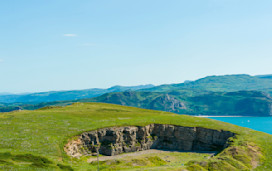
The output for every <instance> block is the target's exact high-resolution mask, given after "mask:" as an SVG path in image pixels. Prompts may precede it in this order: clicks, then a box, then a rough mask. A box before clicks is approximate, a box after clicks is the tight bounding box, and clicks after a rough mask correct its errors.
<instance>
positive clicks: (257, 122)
mask: <svg viewBox="0 0 272 171" xmlns="http://www.w3.org/2000/svg"><path fill="white" fill-rule="evenodd" d="M209 118H210V119H215V120H219V121H223V122H228V123H231V124H235V125H239V126H242V127H247V128H251V129H254V130H257V131H262V132H266V133H269V134H272V117H209Z"/></svg>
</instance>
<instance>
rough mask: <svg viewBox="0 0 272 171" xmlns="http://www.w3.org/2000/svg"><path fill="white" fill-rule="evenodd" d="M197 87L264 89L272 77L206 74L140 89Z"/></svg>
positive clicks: (210, 88)
mask: <svg viewBox="0 0 272 171" xmlns="http://www.w3.org/2000/svg"><path fill="white" fill-rule="evenodd" d="M188 88H190V89H199V90H208V91H225V92H233V91H240V90H264V89H270V88H272V79H271V77H270V76H269V75H264V76H250V75H245V74H241V75H223V76H208V77H205V78H201V79H198V80H196V81H190V82H188V81H187V82H185V83H181V84H169V85H161V86H155V87H152V88H148V89H144V90H141V91H155V92H161V91H171V90H178V89H188Z"/></svg>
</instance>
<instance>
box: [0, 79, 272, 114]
mask: <svg viewBox="0 0 272 171" xmlns="http://www.w3.org/2000/svg"><path fill="white" fill-rule="evenodd" d="M148 86H150V87H151V85H147V87H148ZM143 88H145V89H143ZM86 91H87V90H86ZM88 91H94V90H93V89H92V90H88ZM75 92H77V93H79V94H77V95H75ZM84 92H85V91H84V90H83V91H71V92H70V94H69V92H55V94H54V93H48V95H44V94H43V93H41V94H43V96H44V97H41V95H39V94H38V95H39V96H36V95H37V94H34V95H27V96H31V97H28V98H26V97H24V98H25V100H26V99H28V100H31V101H32V102H33V103H27V100H26V101H25V102H24V103H2V104H1V103H0V112H8V111H13V110H19V109H25V110H33V109H38V108H41V107H45V106H65V105H69V104H72V103H73V102H103V103H113V104H120V105H125V106H133V107H140V108H145V109H153V110H163V111H168V112H174V113H179V114H190V115H242V116H271V115H272V98H271V94H272V77H271V75H262V76H250V75H225V76H209V77H205V78H202V79H199V80H196V81H186V82H185V83H181V84H169V85H161V86H155V87H151V88H146V87H144V86H140V87H132V88H131V87H130V88H124V87H119V88H118V87H115V88H110V89H107V90H103V91H102V90H99V91H98V92H99V93H97V92H96V94H94V93H93V94H92V93H90V94H91V95H92V96H91V97H92V98H88V97H89V96H88V95H86V92H85V95H84ZM109 92H110V93H109ZM67 93H68V94H67ZM104 93H105V94H104ZM60 94H61V98H60V97H58V96H56V95H60ZM87 94H88V93H87ZM90 94H89V95H90ZM66 95H67V97H66ZM32 96H33V97H34V96H35V98H36V99H35V98H33V97H32ZM94 96H96V97H94ZM1 97H6V96H0V102H1ZM8 97H11V96H8ZM49 97H51V100H52V99H55V100H56V102H43V103H37V102H41V101H44V100H45V99H44V98H49ZM19 99H20V98H19ZM71 99H73V100H71ZM17 100H18V99H17ZM57 100H65V101H57ZM7 102H8V101H7ZM34 102H35V103H34Z"/></svg>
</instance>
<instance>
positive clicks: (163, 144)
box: [65, 124, 234, 157]
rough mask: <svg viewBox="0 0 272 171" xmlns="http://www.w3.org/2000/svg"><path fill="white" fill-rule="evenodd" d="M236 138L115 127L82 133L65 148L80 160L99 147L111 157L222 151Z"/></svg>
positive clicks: (178, 129)
mask: <svg viewBox="0 0 272 171" xmlns="http://www.w3.org/2000/svg"><path fill="white" fill-rule="evenodd" d="M233 136H234V133H232V132H229V131H218V130H212V129H206V128H199V127H182V126H174V125H161V124H150V125H147V126H127V127H111V128H103V129H99V130H97V131H90V132H85V133H83V134H81V135H80V136H79V138H78V139H77V140H73V141H70V142H69V143H68V144H67V145H66V146H65V151H66V152H67V154H68V155H70V156H73V157H79V156H82V155H87V154H91V153H95V152H96V149H95V148H96V146H97V145H98V144H100V148H99V152H100V154H103V155H108V156H112V155H117V154H121V153H126V152H135V151H142V150H147V149H168V150H180V151H218V150H222V149H223V148H225V147H226V146H227V143H226V142H227V140H228V138H230V137H233Z"/></svg>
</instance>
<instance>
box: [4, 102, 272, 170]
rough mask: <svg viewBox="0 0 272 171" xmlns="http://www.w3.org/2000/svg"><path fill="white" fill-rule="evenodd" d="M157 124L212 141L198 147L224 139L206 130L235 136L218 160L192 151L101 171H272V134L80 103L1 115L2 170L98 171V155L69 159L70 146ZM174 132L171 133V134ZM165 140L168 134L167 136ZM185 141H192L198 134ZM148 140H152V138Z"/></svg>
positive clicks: (115, 162) (112, 164) (105, 165)
mask: <svg viewBox="0 0 272 171" xmlns="http://www.w3.org/2000/svg"><path fill="white" fill-rule="evenodd" d="M152 123H156V124H165V125H174V126H179V127H181V128H182V127H185V128H184V129H186V130H191V131H192V132H194V133H196V136H198V137H202V138H203V137H204V139H205V140H207V142H206V141H204V142H195V143H198V144H201V143H202V144H204V145H205V144H208V143H209V142H211V140H214V141H218V140H220V136H221V135H220V134H215V135H211V134H206V133H208V132H205V130H206V131H214V132H216V133H220V132H222V131H229V132H232V133H234V134H235V136H234V137H231V138H229V140H228V141H227V142H226V145H225V148H224V149H218V150H219V151H218V154H216V155H215V156H210V155H209V156H207V155H206V156H203V155H202V156H203V157H201V158H200V157H196V158H195V157H194V156H197V154H199V156H201V154H200V153H196V152H195V153H189V152H186V153H180V154H177V153H175V154H172V153H169V155H168V156H169V157H170V158H166V156H164V157H162V156H160V154H159V153H157V154H153V155H152V156H149V157H145V156H143V157H141V156H138V158H135V159H131V160H129V161H127V160H123V159H115V158H113V159H112V160H109V161H105V162H100V170H108V171H110V170H116V171H117V170H175V171H178V170H183V169H187V170H197V171H198V170H203V171H208V170H213V171H225V170H226V171H227V170H231V171H240V170H243V171H247V170H253V169H254V170H256V171H270V170H272V164H271V160H272V147H271V144H272V136H271V135H269V134H266V133H263V132H258V131H254V130H252V129H248V128H243V127H239V126H236V125H232V124H229V123H225V122H219V121H215V120H212V119H207V118H197V117H192V116H186V115H177V114H173V113H168V112H162V111H153V110H145V109H139V108H133V107H126V106H119V105H112V104H103V103H75V104H73V105H70V106H67V107H54V108H50V107H47V108H43V109H39V110H35V111H20V112H19V111H17V112H10V113H0V137H1V142H0V170H70V171H72V170H75V171H77V170H78V171H81V170H90V171H95V170H96V169H97V163H96V162H92V163H88V162H87V160H88V159H90V158H95V157H94V156H87V155H88V154H85V155H86V156H82V157H80V158H78V159H77V158H72V157H70V156H68V155H67V154H66V152H65V150H64V147H65V145H66V144H67V142H68V141H70V140H72V141H73V140H74V141H75V142H77V140H78V138H79V135H81V134H82V133H84V132H88V131H92V130H97V129H100V128H107V127H117V126H118V127H119V126H123V127H124V126H126V127H128V126H146V125H149V124H152ZM184 129H181V131H182V130H184ZM167 130H168V129H167ZM167 130H165V131H167ZM201 130H203V131H201ZM168 131H169V132H171V129H169V130H168ZM181 131H180V132H181ZM110 133H111V134H110ZM164 135H165V136H167V135H168V134H166V132H164ZM114 136H115V134H113V133H112V132H109V134H107V138H109V139H110V138H114ZM162 136H163V135H162ZM180 136H181V137H180V138H182V136H184V138H186V137H187V138H188V139H189V138H190V137H191V136H192V135H191V134H188V135H180ZM124 138H125V137H124ZM147 138H149V139H151V138H152V136H149V137H147ZM154 138H155V139H156V137H154ZM124 140H125V139H124ZM185 141H186V139H185V140H184V142H185ZM164 143H168V144H169V143H171V142H169V141H165V142H164ZM215 143H217V142H215ZM107 145H109V144H106V143H103V142H102V143H101V146H104V147H105V148H106V147H107V148H109V147H108V146H107ZM112 145H114V144H112ZM125 145H127V146H129V144H125ZM134 145H135V146H137V145H139V144H134ZM84 148H87V147H84ZM79 150H84V149H79ZM130 155H132V154H130ZM171 155H180V156H178V157H179V158H180V157H181V158H180V159H179V161H180V162H175V161H172V158H171V157H173V156H171ZM140 157H141V158H140ZM169 160H170V161H169Z"/></svg>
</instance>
